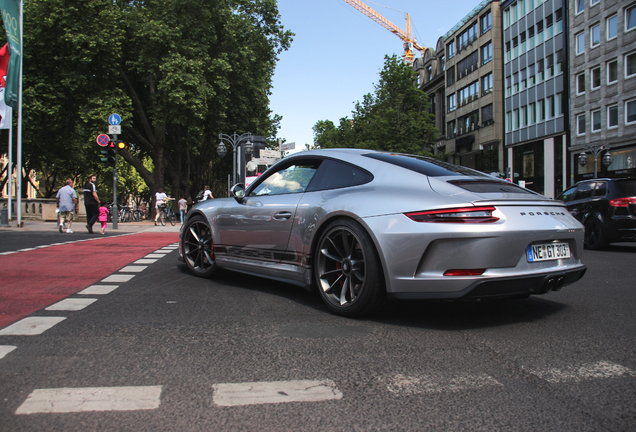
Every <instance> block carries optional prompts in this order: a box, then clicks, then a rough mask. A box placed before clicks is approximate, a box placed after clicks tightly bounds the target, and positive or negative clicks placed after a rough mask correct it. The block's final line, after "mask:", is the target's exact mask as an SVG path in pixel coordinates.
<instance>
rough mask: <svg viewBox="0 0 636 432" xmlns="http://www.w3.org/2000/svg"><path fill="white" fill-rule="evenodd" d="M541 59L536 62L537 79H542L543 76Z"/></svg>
mask: <svg viewBox="0 0 636 432" xmlns="http://www.w3.org/2000/svg"><path fill="white" fill-rule="evenodd" d="M543 63H544V62H543V59H541V60H539V61H538V62H537V77H538V78H539V81H543V80H544V78H545V71H544V70H543Z"/></svg>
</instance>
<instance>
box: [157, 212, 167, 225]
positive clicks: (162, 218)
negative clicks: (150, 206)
mask: <svg viewBox="0 0 636 432" xmlns="http://www.w3.org/2000/svg"><path fill="white" fill-rule="evenodd" d="M159 223H161V226H165V225H166V214H165V213H164V212H161V214H160V215H159Z"/></svg>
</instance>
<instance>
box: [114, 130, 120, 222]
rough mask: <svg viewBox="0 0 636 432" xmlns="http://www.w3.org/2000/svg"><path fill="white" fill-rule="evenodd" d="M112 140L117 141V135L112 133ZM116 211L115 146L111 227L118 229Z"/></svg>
mask: <svg viewBox="0 0 636 432" xmlns="http://www.w3.org/2000/svg"><path fill="white" fill-rule="evenodd" d="M113 142H117V135H113ZM117 213H118V212H117V148H115V166H114V167H113V229H118V228H117V223H118V219H119V215H118V214H117Z"/></svg>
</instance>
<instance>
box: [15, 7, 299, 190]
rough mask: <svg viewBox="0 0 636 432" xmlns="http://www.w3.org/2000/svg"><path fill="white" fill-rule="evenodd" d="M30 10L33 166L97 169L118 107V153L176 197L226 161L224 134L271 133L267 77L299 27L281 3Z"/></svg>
mask: <svg viewBox="0 0 636 432" xmlns="http://www.w3.org/2000/svg"><path fill="white" fill-rule="evenodd" d="M24 16H25V32H24V39H25V42H24V48H25V62H24V68H25V71H24V81H25V85H24V89H25V90H24V105H23V106H24V113H25V114H24V117H25V118H24V123H23V124H24V126H23V127H24V133H23V134H24V138H23V143H24V154H25V161H27V162H26V163H27V164H28V165H29V167H30V168H33V169H37V170H39V171H40V172H43V173H48V172H50V173H51V175H52V176H54V177H55V176H57V177H59V176H62V177H64V176H69V174H67V173H69V172H72V173H81V174H82V175H88V174H89V173H90V172H93V171H96V170H100V169H102V168H103V167H101V166H100V165H99V162H98V161H99V157H98V148H97V145H96V144H95V137H96V136H97V135H98V134H99V133H103V132H105V130H106V126H107V124H106V119H107V118H108V115H109V114H111V113H113V112H117V113H119V114H120V115H121V116H122V120H123V121H122V135H120V136H119V138H123V139H124V140H125V141H126V142H127V143H128V144H129V146H128V147H127V149H125V150H120V151H119V154H120V155H121V157H123V159H124V160H125V161H126V162H127V163H128V164H130V165H131V166H132V167H134V168H135V170H136V171H137V172H138V173H139V175H140V176H141V178H143V180H144V182H145V183H146V185H147V186H148V188H149V189H150V193H151V194H152V193H154V192H155V191H156V190H157V189H158V188H159V187H160V186H164V185H165V186H167V189H168V190H169V191H171V192H172V194H173V195H176V194H183V193H184V192H188V191H189V190H190V189H198V188H200V187H201V186H202V183H204V182H207V179H209V178H211V177H218V178H223V177H224V173H226V172H228V171H229V170H231V169H230V167H231V161H230V160H229V158H227V159H228V160H220V159H219V158H218V156H217V155H216V146H217V144H218V140H217V137H218V134H219V133H220V132H224V133H226V132H233V131H235V130H236V131H243V132H247V131H249V132H252V133H254V134H258V135H262V136H266V137H273V136H275V134H276V131H277V128H278V124H279V121H280V117H278V116H276V115H273V114H272V113H271V111H270V110H269V107H268V105H269V92H270V89H271V78H272V74H273V71H274V67H275V64H276V61H277V55H278V54H279V53H280V52H281V50H284V49H287V48H288V46H289V44H290V42H291V36H292V34H291V33H290V32H289V31H285V30H284V29H283V27H282V25H281V24H280V21H279V15H278V9H277V4H276V1H275V0H30V1H29V2H25V14H24ZM147 158H150V160H151V161H152V164H151V166H152V167H154V168H153V169H152V170H150V169H148V168H147V167H146V166H145V165H144V161H145V160H146V159H147ZM53 161H54V162H55V167H56V168H54V169H53V168H51V162H53ZM210 162H212V164H210ZM211 166H212V167H215V168H216V167H219V168H220V169H216V170H214V171H215V172H214V173H212V176H211V175H210V172H209V170H210V169H211V168H210V167H211ZM62 167H63V168H62ZM60 170H63V171H64V174H58V173H57V171H60Z"/></svg>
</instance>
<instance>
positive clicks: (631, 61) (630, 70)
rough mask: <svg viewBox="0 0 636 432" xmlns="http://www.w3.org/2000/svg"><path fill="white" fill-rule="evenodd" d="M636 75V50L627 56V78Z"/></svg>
mask: <svg viewBox="0 0 636 432" xmlns="http://www.w3.org/2000/svg"><path fill="white" fill-rule="evenodd" d="M634 75H636V52H635V53H631V54H627V55H626V56H625V78H629V77H632V76H634Z"/></svg>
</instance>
